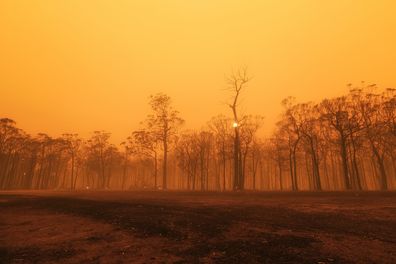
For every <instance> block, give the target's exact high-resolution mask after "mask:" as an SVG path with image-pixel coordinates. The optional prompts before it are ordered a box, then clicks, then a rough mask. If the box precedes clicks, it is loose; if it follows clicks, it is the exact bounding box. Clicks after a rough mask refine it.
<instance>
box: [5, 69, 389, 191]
mask: <svg viewBox="0 0 396 264" xmlns="http://www.w3.org/2000/svg"><path fill="white" fill-rule="evenodd" d="M249 80H250V79H249V77H248V76H247V74H246V71H240V72H237V73H236V74H234V75H232V76H231V77H230V78H229V84H230V85H231V86H230V87H232V89H233V90H232V91H233V95H234V97H233V101H232V102H231V103H230V104H229V106H230V108H231V110H232V115H231V116H230V117H228V116H224V115H218V116H215V117H213V118H212V119H211V120H209V121H208V123H207V124H206V125H205V126H204V127H203V128H202V129H200V130H183V129H182V125H183V123H184V120H183V119H182V118H181V115H180V113H179V112H178V111H177V110H176V109H174V107H173V105H172V102H171V98H170V97H169V96H167V95H165V94H156V95H153V96H151V97H150V100H149V104H150V106H151V110H152V111H151V113H149V114H148V116H147V118H146V120H144V121H143V122H142V123H141V127H140V128H139V129H138V130H136V131H132V132H131V134H130V136H129V137H128V138H127V139H126V140H125V142H123V143H122V144H121V146H120V148H118V147H116V146H115V145H113V144H111V143H110V142H111V141H110V137H111V134H110V133H109V132H106V131H95V132H93V133H92V135H91V137H90V138H89V139H82V138H80V137H79V136H78V135H77V134H64V135H62V137H59V138H53V137H51V136H49V135H46V134H44V133H40V134H38V135H36V136H32V135H28V134H27V133H25V132H24V131H23V130H22V129H20V128H18V127H17V124H16V122H15V121H14V120H11V119H9V118H1V119H0V188H1V189H73V190H74V189H82V188H84V189H89V188H94V189H157V188H162V189H183V190H217V191H226V190H243V189H246V190H292V191H299V190H315V191H321V190H389V189H395V188H396V90H395V89H386V90H384V91H380V90H379V88H377V87H376V86H375V85H366V84H364V83H362V84H361V85H360V86H359V87H354V86H352V85H350V86H349V92H348V93H347V94H345V95H344V96H340V97H336V98H331V99H324V100H322V101H321V102H318V103H313V102H307V103H299V102H297V101H296V99H294V98H292V97H289V98H286V99H285V100H284V101H283V102H282V105H283V106H284V110H283V113H282V115H281V117H280V119H279V121H278V122H277V124H276V127H275V129H274V132H273V134H272V135H271V136H270V137H267V138H264V137H260V136H259V130H260V128H261V127H262V126H263V124H264V122H263V118H262V117H260V116H252V115H244V114H242V113H240V112H238V102H239V101H238V98H239V96H240V92H241V91H242V90H244V88H245V87H246V84H247V83H248V81H249Z"/></svg>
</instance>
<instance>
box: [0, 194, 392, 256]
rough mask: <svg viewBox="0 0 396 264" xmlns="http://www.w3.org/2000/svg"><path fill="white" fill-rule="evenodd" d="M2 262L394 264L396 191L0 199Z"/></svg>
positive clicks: (15, 196)
mask: <svg viewBox="0 0 396 264" xmlns="http://www.w3.org/2000/svg"><path fill="white" fill-rule="evenodd" d="M0 263H7V264H8V263H396V193H395V192H360V193H355V192H345V193H341V192H333V193H310V192H302V193H286V192H285V193H258V192H239V193H214V192H213V193H198V192H196V193H187V192H171V191H169V192H164V191H162V192H154V191H146V192H113V191H102V192H99V191H98V192H94V191H89V192H88V191H87V192H49V191H48V192H45V191H18V192H16V191H15V192H0Z"/></svg>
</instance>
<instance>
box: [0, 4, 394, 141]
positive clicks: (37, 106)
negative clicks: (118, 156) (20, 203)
mask: <svg viewBox="0 0 396 264" xmlns="http://www.w3.org/2000/svg"><path fill="white" fill-rule="evenodd" d="M395 13H396V1H392V0H390V1H385V0H377V1H372V0H367V1H364V0H359V1H357V0H353V1H352V0H351V1H348V0H335V1H318V0H312V1H307V0H305V1H304V0H299V1H296V0H289V1H279V0H273V1H264V0H249V1H247V0H196V1H194V0H166V1H165V0H157V1H154V0H141V1H132V0H130V1H110V0H108V1H99V0H92V1H88V0H84V1H81V0H63V1H61V0H57V1H56V0H48V1H44V0H40V1H30V0H26V1H22V0H19V1H15V0H1V1H0V92H1V93H0V94H1V104H0V116H1V117H5V116H6V117H10V118H13V119H15V120H16V121H17V122H18V125H19V127H22V128H24V129H25V130H26V131H28V132H29V133H36V132H39V131H42V132H46V133H49V134H51V135H53V136H58V135H60V134H61V133H63V132H78V133H80V134H81V135H82V136H84V137H86V136H88V135H89V132H90V131H93V130H99V129H104V130H108V131H110V132H112V133H113V135H114V141H115V142H120V141H121V140H123V138H125V137H126V136H127V135H128V134H129V133H130V131H131V130H133V129H135V128H137V126H138V123H139V121H140V120H142V119H144V116H145V115H146V114H147V112H148V106H147V101H148V96H149V95H150V94H152V93H156V92H165V93H167V94H169V95H170V96H171V97H172V98H173V101H174V104H175V106H176V108H177V109H179V110H180V112H181V113H182V116H183V117H184V118H185V119H186V121H187V123H186V126H187V127H193V128H199V127H200V126H201V125H202V124H204V123H205V122H206V121H207V120H209V119H210V117H211V116H213V115H216V114H217V113H227V114H228V113H229V109H227V107H226V106H225V105H224V102H225V101H226V100H227V98H228V93H227V91H225V90H224V88H225V79H224V76H225V74H226V73H229V72H230V71H231V69H232V68H233V67H238V66H240V65H247V66H248V67H249V70H250V73H251V74H252V75H254V79H253V81H252V82H251V83H250V85H249V88H248V89H247V90H246V91H245V92H244V95H243V105H244V106H243V108H244V111H245V112H248V113H252V114H261V115H264V116H265V117H266V130H267V131H270V130H271V128H272V127H273V123H274V121H275V120H276V118H277V116H278V115H279V113H280V111H281V106H280V101H281V100H282V99H283V98H284V97H286V96H288V95H293V96H296V97H297V98H298V100H299V101H306V100H319V99H320V98H322V97H326V96H335V95H339V94H341V93H343V92H345V91H346V88H345V87H346V86H345V85H346V84H347V83H349V82H352V83H359V82H360V81H361V80H365V81H367V82H375V83H377V84H379V85H380V86H382V87H396V67H395V65H396V15H395Z"/></svg>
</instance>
